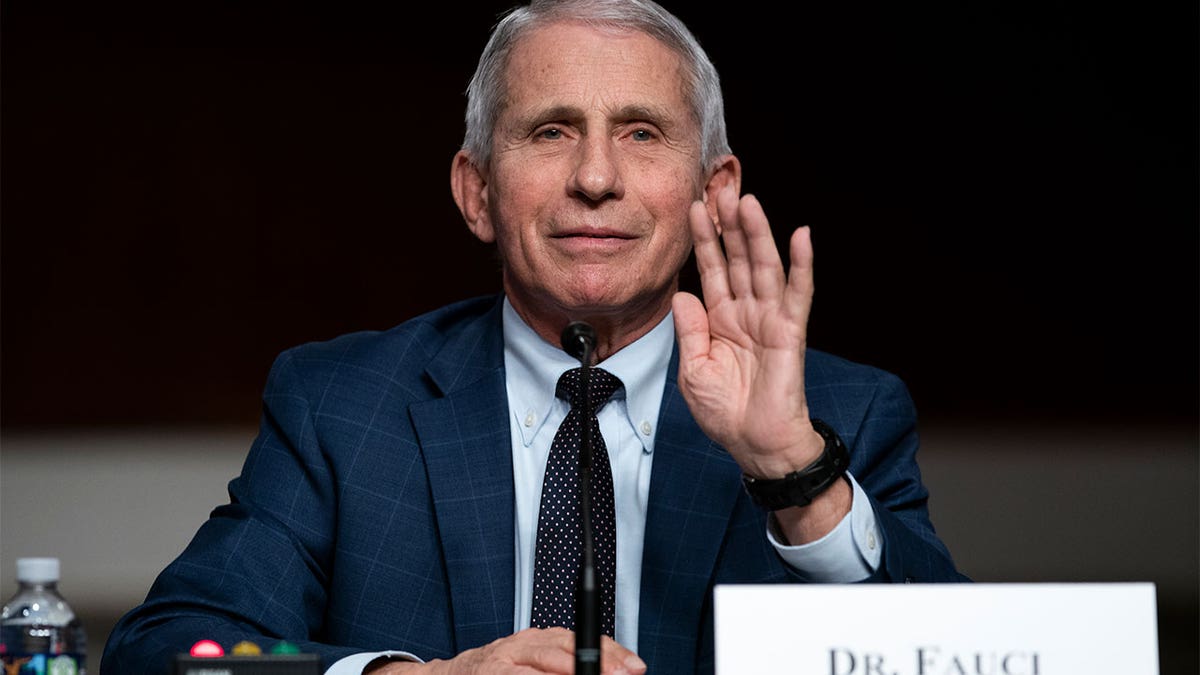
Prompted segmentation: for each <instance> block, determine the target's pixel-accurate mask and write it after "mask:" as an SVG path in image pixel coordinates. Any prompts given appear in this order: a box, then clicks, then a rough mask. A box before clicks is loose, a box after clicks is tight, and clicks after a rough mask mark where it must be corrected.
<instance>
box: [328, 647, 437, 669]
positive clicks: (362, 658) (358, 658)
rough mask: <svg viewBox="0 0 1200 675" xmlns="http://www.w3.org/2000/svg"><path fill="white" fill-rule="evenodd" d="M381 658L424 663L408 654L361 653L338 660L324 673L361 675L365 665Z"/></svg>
mask: <svg viewBox="0 0 1200 675" xmlns="http://www.w3.org/2000/svg"><path fill="white" fill-rule="evenodd" d="M381 656H388V657H391V658H393V659H395V660H396V661H413V662H415V663H425V662H424V661H422V660H421V659H419V658H417V657H416V656H413V655H412V654H409V653H408V652H363V653H361V654H351V655H350V656H347V657H344V658H341V659H338V660H337V662H336V663H334V664H333V665H332V666H329V670H326V671H325V675H362V671H363V669H364V668H366V667H367V664H368V663H370V662H372V661H374V660H375V659H377V658H379V657H381Z"/></svg>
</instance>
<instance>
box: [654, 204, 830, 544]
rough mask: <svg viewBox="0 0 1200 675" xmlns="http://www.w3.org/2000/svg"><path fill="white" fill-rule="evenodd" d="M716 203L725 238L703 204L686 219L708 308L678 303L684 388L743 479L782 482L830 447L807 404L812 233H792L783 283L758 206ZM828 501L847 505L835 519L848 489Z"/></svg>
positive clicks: (679, 298)
mask: <svg viewBox="0 0 1200 675" xmlns="http://www.w3.org/2000/svg"><path fill="white" fill-rule="evenodd" d="M716 199H717V204H716V209H717V216H718V222H719V225H720V229H719V230H718V227H717V224H716V223H714V222H713V220H712V219H711V217H710V216H709V212H708V209H707V208H706V207H705V205H704V204H703V203H702V202H696V203H694V204H693V205H692V208H691V212H690V214H689V216H690V224H691V231H692V237H693V240H694V242H695V251H696V265H697V267H698V268H699V271H700V283H701V286H702V288H703V291H704V302H703V303H702V302H701V301H700V299H699V298H697V297H696V296H694V295H692V294H690V293H678V294H676V295H675V298H674V300H673V309H674V313H675V331H676V335H677V337H678V340H679V388H680V391H681V392H682V394H683V397H684V399H685V400H686V401H687V403H688V407H689V408H690V409H691V412H692V416H693V417H694V418H695V419H696V422H697V423H698V424H699V425H700V427H701V428H702V429H703V430H704V432H705V433H706V434H708V436H709V437H710V438H712V439H713V440H715V441H717V442H718V443H721V444H722V445H723V446H724V447H725V448H726V449H727V450H728V451H729V453H730V454H731V455H732V456H733V458H734V460H735V461H737V463H738V465H739V466H741V468H742V470H743V471H744V472H745V473H746V474H748V475H750V476H754V477H756V478H781V477H783V476H784V475H786V474H788V473H789V472H791V471H795V470H797V469H801V468H803V467H805V466H807V465H808V464H809V463H811V462H812V461H813V460H815V459H816V458H817V457H818V456H819V455H820V454H821V450H822V448H823V447H824V442H823V441H822V439H821V437H820V436H819V435H818V434H817V433H816V432H815V431H814V430H813V428H812V423H811V422H810V421H809V413H808V404H807V401H806V399H805V395H804V349H805V345H806V342H807V332H808V317H809V311H810V310H811V308H812V298H813V267H812V261H813V253H812V243H811V240H810V238H809V230H808V228H807V227H801V228H799V229H797V230H796V231H795V232H794V233H793V234H792V237H791V242H790V253H791V269H790V270H789V271H788V273H787V274H784V270H783V262H782V260H781V259H780V256H779V251H778V249H777V248H776V246H775V240H774V238H773V236H772V234H771V228H770V224H769V223H768V221H767V216H766V214H765V213H764V212H763V209H762V205H761V204H759V202H758V200H757V199H756V198H754V196H752V195H746V196H744V197H741V198H740V199H739V198H738V196H737V194H736V192H735V191H734V189H733V187H732V186H727V187H726V188H724V189H722V190H721V191H720V192H719V193H718V194H717V198H716ZM722 241H723V242H724V250H723V251H722V245H721V244H722ZM830 492H831V493H834V494H835V495H838V496H840V497H843V498H845V499H846V503H845V504H839V505H838V507H837V509H836V510H837V511H839V512H840V511H841V509H842V507H843V506H844V507H845V508H846V509H847V510H848V495H849V491H848V489H845V490H843V489H840V488H839V489H838V490H831V491H830ZM814 505H816V502H814ZM826 506H828V504H826ZM793 510H795V509H793ZM827 515H831V516H836V514H827ZM833 523H834V524H836V519H835V520H833ZM830 527H832V525H831V526H830ZM804 538H805V539H807V538H809V537H808V536H805V537H804ZM794 543H799V542H794Z"/></svg>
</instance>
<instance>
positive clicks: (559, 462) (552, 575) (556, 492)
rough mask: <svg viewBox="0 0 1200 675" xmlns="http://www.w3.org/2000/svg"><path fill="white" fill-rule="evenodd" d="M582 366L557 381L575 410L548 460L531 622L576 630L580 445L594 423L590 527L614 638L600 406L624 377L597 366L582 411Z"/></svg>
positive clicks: (612, 537)
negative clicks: (597, 415) (585, 433)
mask: <svg viewBox="0 0 1200 675" xmlns="http://www.w3.org/2000/svg"><path fill="white" fill-rule="evenodd" d="M581 370H583V369H582V368H575V369H573V370H568V371H567V372H565V373H563V374H562V377H560V378H559V379H558V389H557V392H556V393H557V395H558V397H559V398H562V399H566V400H567V401H569V402H570V403H571V410H570V412H568V413H567V417H566V419H564V420H563V422H562V424H561V425H560V426H559V427H558V432H557V433H555V434H554V441H553V443H552V444H551V445H550V459H549V461H548V462H547V463H546V478H545V481H544V482H543V483H542V508H541V512H540V513H539V514H538V530H537V550H536V553H535V554H534V563H533V612H532V615H531V619H530V625H532V626H533V627H534V628H548V627H550V626H564V627H566V628H569V629H571V630H574V629H575V591H576V587H577V586H578V583H579V573H580V566H581V564H582V562H583V534H582V532H583V526H582V522H581V516H580V507H579V448H580V446H581V445H582V444H583V437H582V434H583V425H584V424H591V425H592V432H591V433H592V481H591V483H592V492H591V502H592V532H593V543H594V551H595V561H596V575H597V576H598V577H599V579H600V606H601V609H602V616H601V620H600V629H601V631H602V632H603V633H604V634H605V635H608V636H609V637H612V636H613V635H614V632H613V626H614V623H615V619H614V617H615V615H616V591H615V589H616V576H617V574H616V568H617V536H616V535H617V519H616V514H615V511H614V508H613V483H612V469H611V468H610V465H609V462H608V449H607V448H606V447H605V445H604V438H603V437H602V436H601V435H600V423H599V422H598V421H597V420H596V411H597V410H599V409H600V408H601V407H603V406H604V404H605V403H607V402H608V399H609V398H611V397H612V395H613V392H615V391H616V390H617V389H620V388H621V380H619V379H618V378H617V377H616V376H615V375H613V374H612V373H609V372H608V371H605V370H601V369H599V368H592V369H591V372H590V373H589V375H590V382H589V384H590V389H591V392H590V393H591V396H590V397H589V398H590V399H591V400H590V405H589V406H587V408H588V410H586V411H585V410H584V407H585V406H583V405H582V398H583V395H582V392H581V391H580V388H581V386H580V385H581V383H580V377H579V374H580V371H581Z"/></svg>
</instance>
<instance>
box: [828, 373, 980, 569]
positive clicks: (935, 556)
mask: <svg viewBox="0 0 1200 675" xmlns="http://www.w3.org/2000/svg"><path fill="white" fill-rule="evenodd" d="M917 447H918V436H917V418H916V409H915V406H914V405H913V402H912V397H911V396H910V395H909V393H908V388H907V387H905V385H904V383H903V382H902V381H901V380H900V379H899V378H897V377H896V376H894V375H891V374H890V373H883V374H882V375H881V380H880V382H879V384H878V386H877V387H876V389H875V394H874V396H873V397H872V398H871V400H870V402H869V403H868V405H867V408H866V411H865V414H864V415H863V417H862V422H861V425H860V426H859V427H858V429H857V431H856V433H855V434H854V440H853V444H852V446H851V448H850V471H851V473H852V474H853V475H854V477H855V479H857V480H858V483H859V485H861V486H862V488H863V490H864V491H865V492H866V493H867V495H868V497H869V498H870V499H871V506H872V508H873V510H874V513H875V520H876V526H877V527H878V528H879V532H880V535H881V537H882V539H883V556H882V559H881V561H880V565H879V568H878V569H877V570H876V571H875V573H874V574H873V575H872V576H871V577H870V578H868V579H867V580H866V581H868V582H872V581H873V582H889V583H930V582H966V581H969V579H968V578H967V577H965V576H964V575H962V574H961V573H959V572H958V570H957V569H955V566H954V562H953V560H952V559H951V556H950V552H949V551H948V550H947V549H946V546H945V544H943V543H942V541H941V539H939V538H938V536H937V533H936V532H935V530H934V527H933V523H932V522H931V521H930V518H929V508H928V502H929V492H928V490H926V489H925V486H924V484H923V483H922V482H921V471H920V468H919V467H918V465H917Z"/></svg>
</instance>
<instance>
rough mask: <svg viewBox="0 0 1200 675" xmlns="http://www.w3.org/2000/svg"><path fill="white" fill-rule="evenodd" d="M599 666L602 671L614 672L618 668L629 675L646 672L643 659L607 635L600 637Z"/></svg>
mask: <svg viewBox="0 0 1200 675" xmlns="http://www.w3.org/2000/svg"><path fill="white" fill-rule="evenodd" d="M600 667H601V668H602V669H603V670H602V672H604V673H616V672H618V670H620V672H625V673H630V674H631V675H641V674H642V673H644V672H646V662H645V661H643V660H642V659H641V658H639V657H638V655H637V654H634V653H633V652H632V651H630V650H629V649H626V648H625V647H624V646H622V645H621V643H619V642H617V641H616V640H614V639H612V638H610V637H608V636H607V635H604V636H601V638H600Z"/></svg>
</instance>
